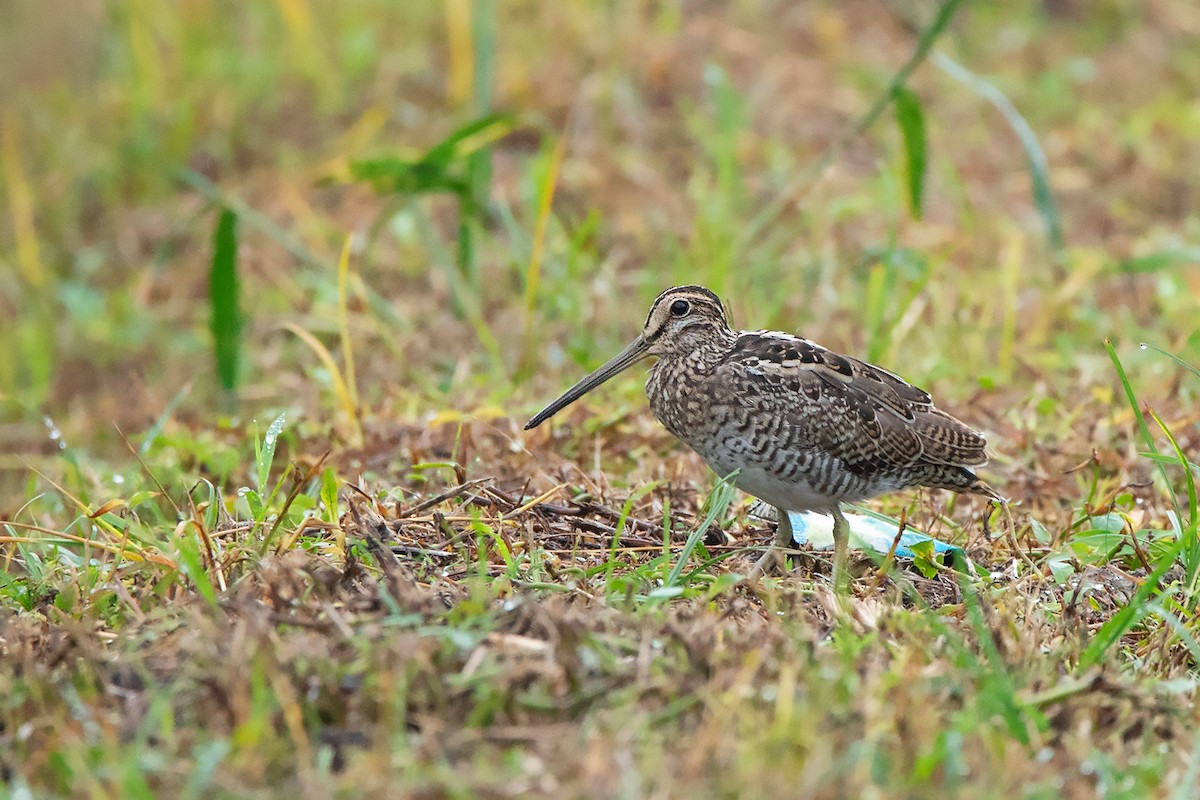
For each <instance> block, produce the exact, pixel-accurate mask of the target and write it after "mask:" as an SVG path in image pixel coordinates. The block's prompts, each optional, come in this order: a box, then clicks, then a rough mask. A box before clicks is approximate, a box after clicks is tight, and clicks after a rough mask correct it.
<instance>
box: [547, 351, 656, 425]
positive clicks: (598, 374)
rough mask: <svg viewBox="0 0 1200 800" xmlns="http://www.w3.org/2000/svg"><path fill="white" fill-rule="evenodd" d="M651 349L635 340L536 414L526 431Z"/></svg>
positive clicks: (631, 364)
mask: <svg viewBox="0 0 1200 800" xmlns="http://www.w3.org/2000/svg"><path fill="white" fill-rule="evenodd" d="M649 347H650V345H649V343H648V342H646V340H645V339H643V338H642V337H641V336H639V337H638V338H636V339H634V340H633V341H632V342H630V343H629V346H628V347H626V348H625V349H624V350H622V351H621V352H619V353H617V354H616V355H615V356H613V357H612V358H610V359H609V360H608V361H607V362H606V363H605V364H604V366H602V367H600V368H599V369H597V370H596V371H595V372H593V373H592V374H590V375H588V376H587V377H586V378H584V379H583V380H581V381H580V382H579V383H577V384H575V385H574V386H572V387H571V388H570V389H567V390H566V391H565V392H563V395H562V397H560V398H558V399H557V400H555V401H554V402H553V403H551V404H550V405H548V406H546V407H545V408H543V409H542V410H541V411H539V412H538V413H537V414H535V415H534V416H533V418H532V419H530V420H529V422H526V423H525V430H529V429H530V428H536V427H537V426H538V425H541V424H542V423H543V422H545V421H546V420H548V419H550V418H551V417H553V416H554V415H555V414H557V413H558V412H559V411H562V410H563V409H564V408H566V407H567V406H569V405H571V403H574V402H575V401H576V400H578V399H579V398H581V397H583V396H584V395H585V394H587V393H588V392H590V391H591V390H592V389H595V388H596V387H597V386H599V385H600V384H602V383H604V382H605V381H606V380H608V379H609V378H611V377H613V376H614V375H616V374H617V373H619V372H622V371H623V370H626V369H628V368H629V367H632V366H633V365H634V364H636V363H637V362H639V361H641V360H642V359H643V358H645V357H646V356H647V355H649V353H647V352H646V351H647V350H648V349H649Z"/></svg>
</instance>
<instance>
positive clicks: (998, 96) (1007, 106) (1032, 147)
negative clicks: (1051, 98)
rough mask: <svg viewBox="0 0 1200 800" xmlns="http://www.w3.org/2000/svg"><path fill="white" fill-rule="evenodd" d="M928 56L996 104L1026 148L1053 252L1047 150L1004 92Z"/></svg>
mask: <svg viewBox="0 0 1200 800" xmlns="http://www.w3.org/2000/svg"><path fill="white" fill-rule="evenodd" d="M931 58H932V60H933V63H934V64H936V65H937V66H938V67H940V68H941V69H942V70H943V71H945V72H946V74H948V75H949V76H950V77H952V78H954V79H955V80H956V81H958V82H959V83H961V84H963V85H964V86H966V87H967V88H968V89H970V90H971V91H973V92H974V93H975V94H977V95H978V96H980V97H982V98H983V99H984V100H987V101H988V102H989V103H991V104H992V105H993V106H995V108H996V110H997V111H999V112H1000V115H1001V116H1002V117H1004V120H1005V122H1007V123H1008V125H1009V127H1011V128H1012V129H1013V132H1014V133H1016V135H1017V139H1018V140H1019V141H1020V142H1021V147H1022V148H1023V149H1024V150H1025V158H1026V160H1027V161H1028V162H1029V177H1030V178H1031V180H1032V181H1033V202H1034V204H1035V205H1036V206H1037V209H1038V213H1039V214H1041V217H1042V223H1043V224H1044V225H1045V227H1046V239H1047V240H1048V241H1049V242H1050V247H1051V248H1052V249H1053V250H1054V251H1055V252H1057V251H1060V250H1062V248H1063V232H1062V221H1061V219H1060V218H1059V215H1058V206H1057V205H1056V204H1055V202H1054V193H1053V192H1052V191H1051V190H1050V168H1049V164H1048V162H1047V161H1046V153H1045V151H1044V150H1042V145H1041V143H1040V142H1038V138H1037V134H1035V133H1034V132H1033V128H1032V127H1030V125H1029V123H1028V122H1026V121H1025V118H1024V117H1023V116H1021V112H1020V111H1017V108H1016V106H1014V105H1013V104H1012V101H1010V100H1009V99H1008V97H1007V96H1005V94H1004V92H1002V91H1000V90H999V89H997V88H996V87H995V86H993V85H992V84H991V83H989V82H987V81H986V80H984V79H983V78H981V77H979V76H978V75H976V74H975V73H973V72H971V71H970V70H968V69H967V68H966V67H964V66H962V65H961V64H959V63H958V62H957V61H955V60H954V59H952V58H950V57H949V56H947V55H945V54H943V53H934V54H933V56H932V57H931Z"/></svg>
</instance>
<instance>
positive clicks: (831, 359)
mask: <svg viewBox="0 0 1200 800" xmlns="http://www.w3.org/2000/svg"><path fill="white" fill-rule="evenodd" d="M649 356H657V357H658V361H657V362H656V363H655V364H654V366H653V367H651V369H650V378H649V380H648V381H647V382H646V394H647V396H648V397H649V400H650V410H651V411H653V412H654V416H655V417H657V418H658V420H659V421H660V422H661V423H662V424H663V425H664V426H665V427H666V428H667V430H669V431H670V432H671V433H673V434H674V435H675V436H676V437H677V438H679V439H680V440H681V441H683V442H684V443H685V444H687V445H688V446H689V447H691V448H692V449H693V450H695V451H696V452H697V453H699V454H700V455H701V456H702V457H703V458H704V460H705V461H707V462H708V464H709V466H711V467H712V468H713V470H715V471H716V472H717V473H718V474H719V475H723V476H724V475H730V474H733V473H736V475H735V477H734V484H735V485H736V486H737V487H738V488H739V489H742V490H743V491H745V492H747V493H748V494H752V495H754V496H755V497H758V498H759V499H761V500H764V501H765V502H767V503H769V504H771V505H773V506H775V508H776V509H778V511H779V520H780V524H779V532H778V533H777V535H776V538H775V542H774V547H773V548H772V549H771V550H770V551H768V552H767V553H766V554H765V555H764V556H763V558H761V559H760V560H759V561H758V563H757V564H755V572H756V573H757V572H759V571H761V570H762V569H763V567H764V566H765V565H766V564H767V563H769V560H770V559H772V558H775V557H776V554H777V553H778V548H780V547H783V546H785V545H787V544H788V543H790V541H791V537H792V531H791V525H790V522H789V521H788V515H787V512H788V511H819V512H822V513H826V514H832V515H833V517H834V543H835V559H834V581H835V583H836V584H839V585H840V583H841V576H842V575H844V562H845V552H846V537H847V528H846V519H845V517H844V516H842V513H841V510H840V508H839V504H841V503H843V502H853V501H856V500H864V499H866V498H869V497H873V496H875V495H878V494H882V493H884V492H891V491H895V490H898V489H907V488H913V487H917V486H930V487H934V488H939V489H950V490H952V491H956V492H969V493H974V494H981V495H984V496H985V497H988V498H990V499H993V500H997V501H999V500H1000V499H1001V498H1000V496H999V495H998V494H996V492H995V491H993V490H992V488H991V487H989V486H988V485H987V484H985V483H984V482H983V481H981V480H980V479H979V478H978V477H976V475H975V473H974V471H973V470H972V468H973V467H978V466H982V465H984V464H986V463H987V456H986V454H985V452H984V451H985V446H986V442H985V441H984V438H983V436H982V435H981V434H979V433H977V432H976V431H974V430H972V429H971V428H969V427H967V426H966V425H964V424H963V423H961V422H959V421H958V420H957V419H955V418H954V417H952V416H950V415H949V414H947V413H945V412H944V411H941V410H939V409H938V408H937V407H935V406H934V404H933V399H932V398H931V397H930V396H929V394H928V393H927V392H925V391H923V390H921V389H918V388H916V387H915V386H912V385H910V384H908V383H906V382H905V381H904V380H903V379H901V378H900V377H898V376H896V375H894V374H892V373H891V372H888V371H887V370H884V369H881V368H879V367H876V366H874V365H872V364H868V363H867V362H865V361H860V360H858V359H855V358H851V357H849V356H844V355H840V354H838V353H835V352H833V351H831V350H827V349H825V348H824V347H821V346H820V345H819V344H816V343H814V342H811V341H809V340H807V339H802V338H800V337H798V336H792V335H790V334H786V333H776V332H773V331H740V332H735V331H732V330H730V328H729V324H728V322H727V321H726V318H725V310H724V308H723V307H722V305H721V301H720V299H719V298H718V297H717V296H716V295H715V294H713V293H712V292H710V291H709V290H708V289H705V288H704V287H702V286H677V287H675V288H673V289H668V290H667V291H665V292H663V293H662V294H660V295H659V296H658V299H656V300H655V301H654V304H653V305H652V306H651V307H650V314H649V315H648V316H647V318H646V324H645V326H644V327H643V329H642V332H641V334H640V335H639V336H638V337H637V338H636V339H635V340H634V341H633V342H632V343H630V345H629V346H628V347H626V348H625V349H624V350H622V351H621V353H619V354H618V355H617V356H615V357H614V358H612V359H611V360H610V361H608V363H606V364H605V365H604V366H602V367H600V368H599V369H597V370H596V371H595V372H593V373H592V374H590V375H588V376H587V377H585V378H584V379H583V380H581V381H580V382H579V383H577V384H575V385H574V386H573V387H571V388H570V389H568V390H567V392H566V393H565V394H563V396H562V397H560V398H558V399H557V400H555V401H554V402H553V403H551V404H550V405H548V406H547V407H546V408H545V409H544V410H542V411H541V412H540V413H538V414H537V415H536V416H534V417H533V418H532V419H531V420H529V422H528V423H527V424H526V426H525V428H526V429H527V430H528V429H529V428H533V427H535V426H537V425H540V424H541V423H542V422H544V421H545V420H546V419H548V418H550V417H551V416H553V415H554V414H556V413H557V412H558V411H560V410H561V409H562V408H564V407H565V406H567V405H569V404H570V403H573V402H574V401H575V400H578V399H579V398H580V397H582V396H583V395H584V394H586V393H587V392H589V391H591V390H592V389H594V388H595V387H597V386H599V385H600V384H601V383H603V382H605V381H606V380H608V379H609V378H611V377H613V376H614V375H616V374H618V373H619V372H621V371H623V370H625V369H626V368H628V367H630V366H632V365H633V364H635V363H637V362H638V361H640V360H642V359H643V358H646V357H649Z"/></svg>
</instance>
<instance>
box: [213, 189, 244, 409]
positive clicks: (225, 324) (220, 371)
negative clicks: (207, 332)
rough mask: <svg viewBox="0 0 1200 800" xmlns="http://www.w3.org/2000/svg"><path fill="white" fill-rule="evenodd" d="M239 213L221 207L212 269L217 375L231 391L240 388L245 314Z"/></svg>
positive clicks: (214, 237)
mask: <svg viewBox="0 0 1200 800" xmlns="http://www.w3.org/2000/svg"><path fill="white" fill-rule="evenodd" d="M237 220H238V218H237V214H235V213H234V212H232V211H230V210H229V209H228V208H224V209H222V210H221V216H220V217H219V218H218V219H217V229H216V232H215V233H214V234H213V256H212V269H211V270H210V271H209V304H210V307H211V312H212V313H211V325H212V333H213V349H214V352H215V354H216V359H217V379H218V380H219V381H220V384H221V388H222V389H223V390H224V391H225V392H226V393H227V394H231V393H232V392H233V391H234V390H235V389H237V382H238V362H239V361H240V358H241V352H240V349H241V344H240V343H241V332H242V315H241V310H240V308H239V307H238V291H239V288H238V274H237Z"/></svg>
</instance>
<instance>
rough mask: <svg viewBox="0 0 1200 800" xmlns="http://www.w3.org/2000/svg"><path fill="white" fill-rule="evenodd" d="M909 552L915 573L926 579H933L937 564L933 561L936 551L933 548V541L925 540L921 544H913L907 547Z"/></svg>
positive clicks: (935, 575)
mask: <svg viewBox="0 0 1200 800" xmlns="http://www.w3.org/2000/svg"><path fill="white" fill-rule="evenodd" d="M908 549H909V550H912V553H913V566H914V567H916V568H917V571H918V572H920V573H921V574H922V575H924V576H925V577H926V578H935V577H937V574H938V568H937V564H936V563H934V559H936V558H937V551H936V550H935V549H934V547H933V540H932V539H926V540H925V541H921V542H913V543H912V544H911V545H909V548H908Z"/></svg>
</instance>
